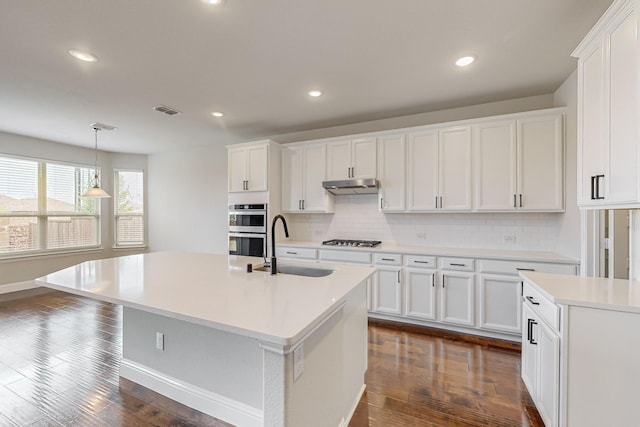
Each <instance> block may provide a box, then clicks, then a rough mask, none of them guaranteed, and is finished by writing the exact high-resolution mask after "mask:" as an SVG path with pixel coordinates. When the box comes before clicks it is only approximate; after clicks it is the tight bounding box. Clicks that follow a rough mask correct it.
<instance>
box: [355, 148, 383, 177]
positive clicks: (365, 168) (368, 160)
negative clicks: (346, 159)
mask: <svg viewBox="0 0 640 427" xmlns="http://www.w3.org/2000/svg"><path fill="white" fill-rule="evenodd" d="M351 144H352V145H351V146H352V149H351V150H352V151H351V167H352V168H353V169H352V176H351V178H375V177H376V176H377V175H376V168H377V166H378V164H377V162H376V157H377V156H376V153H377V144H376V139H375V138H362V139H354V140H353V142H352V143H351Z"/></svg>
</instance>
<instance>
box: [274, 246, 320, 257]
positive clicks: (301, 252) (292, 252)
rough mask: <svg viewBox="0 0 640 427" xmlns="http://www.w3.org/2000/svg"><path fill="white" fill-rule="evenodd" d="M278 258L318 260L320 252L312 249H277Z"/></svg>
mask: <svg viewBox="0 0 640 427" xmlns="http://www.w3.org/2000/svg"><path fill="white" fill-rule="evenodd" d="M276 256H277V257H278V258H294V259H317V258H318V250H317V249H311V248H293V247H286V246H284V247H276Z"/></svg>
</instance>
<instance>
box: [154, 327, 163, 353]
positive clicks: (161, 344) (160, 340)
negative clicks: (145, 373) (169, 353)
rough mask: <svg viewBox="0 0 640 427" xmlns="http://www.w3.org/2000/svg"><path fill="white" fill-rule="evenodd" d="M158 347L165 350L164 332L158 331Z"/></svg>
mask: <svg viewBox="0 0 640 427" xmlns="http://www.w3.org/2000/svg"><path fill="white" fill-rule="evenodd" d="M156 349H158V350H160V351H164V334H163V333H162V332H156Z"/></svg>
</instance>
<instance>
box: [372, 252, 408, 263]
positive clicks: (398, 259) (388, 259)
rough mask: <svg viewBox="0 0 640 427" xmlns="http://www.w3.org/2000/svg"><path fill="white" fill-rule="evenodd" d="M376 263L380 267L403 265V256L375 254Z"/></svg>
mask: <svg viewBox="0 0 640 427" xmlns="http://www.w3.org/2000/svg"><path fill="white" fill-rule="evenodd" d="M374 258H375V263H376V264H379V265H402V255H399V254H375V256H374Z"/></svg>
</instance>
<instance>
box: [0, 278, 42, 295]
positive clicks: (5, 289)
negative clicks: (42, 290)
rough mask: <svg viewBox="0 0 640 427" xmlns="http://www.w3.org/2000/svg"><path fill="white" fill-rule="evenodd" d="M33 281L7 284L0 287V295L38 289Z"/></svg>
mask: <svg viewBox="0 0 640 427" xmlns="http://www.w3.org/2000/svg"><path fill="white" fill-rule="evenodd" d="M39 287H40V286H38V285H36V284H35V282H34V281H33V280H27V281H26V282H17V283H9V284H6V285H0V294H8V293H11V292H18V291H26V290H28V289H35V288H39Z"/></svg>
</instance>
